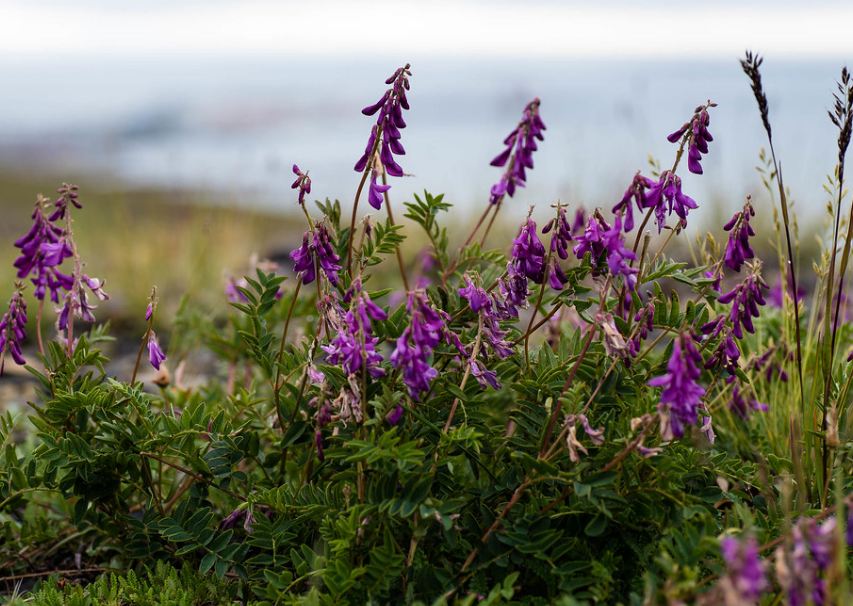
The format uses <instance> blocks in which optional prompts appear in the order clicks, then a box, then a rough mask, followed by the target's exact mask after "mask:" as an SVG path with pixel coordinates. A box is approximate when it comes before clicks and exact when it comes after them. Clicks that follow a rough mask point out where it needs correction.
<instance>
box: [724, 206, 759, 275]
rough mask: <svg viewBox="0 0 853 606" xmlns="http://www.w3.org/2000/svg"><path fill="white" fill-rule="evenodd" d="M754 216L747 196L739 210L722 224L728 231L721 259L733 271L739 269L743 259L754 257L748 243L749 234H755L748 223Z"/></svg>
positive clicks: (753, 210)
mask: <svg viewBox="0 0 853 606" xmlns="http://www.w3.org/2000/svg"><path fill="white" fill-rule="evenodd" d="M754 216H755V209H753V208H752V204H751V203H750V201H749V198H747V200H746V204H744V206H743V210H740V211H738V212H736V213H735V214H734V216H733V217H732V218H731V219H730V220H729V222H728V223H726V224H725V225H724V226H723V229H724V230H726V231H727V232H730V233H729V240H728V243H727V244H726V253H725V256H724V257H723V261H724V262H725V264H726V266H727V267H729V268H730V269H732V270H733V271H740V268H741V266H742V265H743V263H744V261H746V260H748V259H752V258H753V257H755V253H754V252H753V251H752V247H751V246H750V245H749V238H750V236H754V235H755V231H754V230H753V229H752V226H751V225H750V224H749V219H750V217H754Z"/></svg>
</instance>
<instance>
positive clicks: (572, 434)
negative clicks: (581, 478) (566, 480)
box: [563, 414, 604, 463]
mask: <svg viewBox="0 0 853 606" xmlns="http://www.w3.org/2000/svg"><path fill="white" fill-rule="evenodd" d="M578 423H580V424H581V427H583V430H584V432H585V433H586V435H587V437H588V438H589V441H590V442H592V443H593V444H595V445H596V446H601V445H602V444H604V430H603V429H593V427H592V425H590V423H589V419H587V417H586V415H584V414H571V415H566V419H565V421H564V423H563V426H564V427H566V428H567V429H568V432H567V434H566V446H567V447H568V449H569V459H570V460H571V461H572V462H573V463H577V462H578V461H580V454H579V453H581V452H582V453H583V454H588V452H587V450H586V447H585V446H584V445H583V443H582V442H581V441H580V440H579V439H578V427H577V424H578Z"/></svg>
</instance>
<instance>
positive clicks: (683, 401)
mask: <svg viewBox="0 0 853 606" xmlns="http://www.w3.org/2000/svg"><path fill="white" fill-rule="evenodd" d="M701 367H702V356H701V355H700V354H699V352H698V351H697V350H696V347H695V346H694V344H693V339H692V338H691V336H690V335H689V334H687V333H682V334H681V335H679V336H678V337H677V338H676V339H675V342H674V343H673V348H672V355H671V357H670V359H669V363H668V364H667V372H666V374H664V375H663V376H660V377H656V378H654V379H652V380H651V381H649V385H651V386H652V387H663V391H662V392H661V398H660V403H659V404H658V414H659V416H660V422H661V435H662V437H663V439H665V440H669V439H672V438H673V437H677V438H680V437H681V436H683V435H684V426H685V425H693V424H695V423H696V421H697V419H698V412H699V410H700V409H703V408H704V406H703V404H702V396H704V395H705V389H704V388H703V387H702V386H701V385H699V383H698V380H699V378H700V377H701V375H702V371H701Z"/></svg>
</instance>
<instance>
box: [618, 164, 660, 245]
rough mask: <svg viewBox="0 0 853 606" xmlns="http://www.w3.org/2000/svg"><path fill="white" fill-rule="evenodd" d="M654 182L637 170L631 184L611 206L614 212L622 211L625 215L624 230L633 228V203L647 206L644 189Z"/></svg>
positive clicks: (639, 206)
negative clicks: (614, 204)
mask: <svg viewBox="0 0 853 606" xmlns="http://www.w3.org/2000/svg"><path fill="white" fill-rule="evenodd" d="M654 184H655V182H654V181H652V180H651V179H649V178H648V177H644V176H643V175H641V174H640V171H637V174H635V175H634V179H633V180H632V181H631V185H629V186H628V189H626V190H625V194H624V195H623V196H622V199H621V200H620V201H619V202H618V203H617V204H616V206H614V207H613V212H614V213H619V212H622V213H624V216H625V225H624V227H625V231H626V232H629V231H631V230H632V229H634V204H636V205H637V208H640V209H642V208H648V206H647V204H646V190H647V189H649V188H650V187H652V186H654Z"/></svg>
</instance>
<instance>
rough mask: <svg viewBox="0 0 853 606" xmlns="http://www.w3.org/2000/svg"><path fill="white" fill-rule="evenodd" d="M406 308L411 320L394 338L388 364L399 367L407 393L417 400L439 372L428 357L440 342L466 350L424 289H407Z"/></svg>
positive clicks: (445, 317) (446, 317) (463, 351)
mask: <svg viewBox="0 0 853 606" xmlns="http://www.w3.org/2000/svg"><path fill="white" fill-rule="evenodd" d="M406 309H407V310H408V312H409V315H410V316H411V322H410V324H409V325H408V326H407V327H406V328H405V330H403V334H401V335H400V337H399V338H398V339H397V343H396V347H395V348H394V351H393V353H392V354H391V364H392V365H393V366H394V368H397V369H399V370H402V373H403V382H404V383H405V384H406V387H407V388H408V390H409V395H411V397H412V398H413V399H415V400H417V399H418V398H419V397H420V395H421V394H422V393H424V392H426V391H428V390H429V386H430V383H431V382H432V380H433V379H434V378H435V377H436V376H438V371H436V370H435V368H433V367H432V366H431V365H430V363H429V360H430V358H431V357H432V352H433V349H435V348H436V347H437V346H438V345H439V343H441V342H442V341H444V342H446V343H449V344H451V345H453V346H455V347H456V348H457V349H461V352H460V353H461V354H462V355H466V354H465V350H464V348H462V344H461V343H460V342H459V337H458V336H456V335H455V334H454V333H453V332H452V331H450V330H449V329H448V328H447V319H448V316H447V314H446V313H443V312H439V311H436V310H435V309H433V308H432V307H431V306H430V304H429V299H427V296H426V293H424V291H422V290H415V291H412V292H410V293H409V297H408V301H407V302H406Z"/></svg>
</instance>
